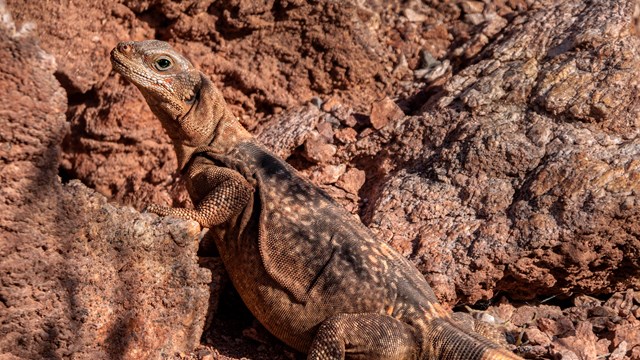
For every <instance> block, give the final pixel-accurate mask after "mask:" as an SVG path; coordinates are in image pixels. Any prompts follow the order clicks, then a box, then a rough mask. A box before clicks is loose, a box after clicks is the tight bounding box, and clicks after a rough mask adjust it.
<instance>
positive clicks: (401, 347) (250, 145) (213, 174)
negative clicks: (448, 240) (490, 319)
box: [111, 40, 521, 360]
mask: <svg viewBox="0 0 640 360" xmlns="http://www.w3.org/2000/svg"><path fill="white" fill-rule="evenodd" d="M111 63H112V66H113V69H114V70H115V71H116V72H117V73H119V74H120V75H121V76H122V77H124V78H125V79H127V80H128V81H129V82H131V83H133V84H134V85H135V86H136V87H137V88H138V89H139V90H140V92H141V93H142V95H143V97H144V98H145V100H146V102H147V104H148V105H149V107H150V109H151V111H152V112H153V113H154V114H155V115H156V117H157V118H158V119H159V120H160V122H161V124H162V125H163V127H164V129H165V130H166V132H167V133H168V135H169V137H170V139H171V141H172V143H173V147H174V149H175V152H176V156H177V160H178V171H179V172H180V174H181V176H183V177H185V179H186V181H185V182H186V187H187V191H188V192H189V195H190V197H191V199H192V200H193V203H194V208H174V207H166V206H160V205H155V204H151V205H149V206H148V207H147V211H149V212H152V213H155V214H158V215H160V216H174V217H179V218H184V219H190V220H195V221H197V222H198V223H200V225H201V226H202V227H205V228H209V232H210V233H212V234H213V237H214V240H215V244H216V247H217V250H218V253H219V255H220V257H221V259H222V262H223V264H224V267H225V269H226V271H227V272H228V274H229V277H230V279H231V282H232V284H233V286H234V287H235V288H236V290H237V291H238V293H239V294H240V297H241V298H242V300H243V302H244V303H245V305H246V306H247V308H248V309H249V310H250V311H251V312H252V313H253V315H254V316H255V317H256V319H257V320H258V321H259V322H260V323H261V324H262V325H263V326H264V327H265V328H266V329H267V330H268V331H269V332H271V333H272V334H273V335H275V336H276V337H277V338H279V339H280V340H282V341H283V342H284V343H286V344H288V345H289V346H291V347H292V348H294V349H296V350H298V351H300V352H303V353H307V358H308V359H312V360H335V359H374V360H382V359H389V360H392V359H393V360H397V359H452V360H453V359H472V360H480V359H485V360H498V359H521V358H520V357H518V356H517V355H515V354H514V353H512V352H510V351H508V350H506V349H504V348H502V347H501V346H499V345H497V344H496V343H494V342H493V341H491V340H489V339H487V338H485V337H483V336H481V335H480V334H478V333H476V332H475V331H473V330H472V329H470V328H469V327H468V326H463V325H462V323H461V322H458V321H456V320H455V319H454V317H453V316H451V313H450V312H449V311H447V310H446V309H445V308H444V307H443V306H442V305H441V304H440V303H439V302H438V300H437V298H436V296H435V293H434V292H433V290H432V289H431V287H430V286H429V284H428V283H427V281H426V279H425V278H424V276H423V275H422V274H421V273H420V272H419V271H418V270H417V269H416V268H415V267H414V266H413V265H412V264H411V262H410V261H409V260H408V259H406V258H404V257H403V256H402V255H400V254H399V253H398V252H396V251H395V250H394V249H393V248H392V247H391V246H390V245H388V244H387V243H385V242H383V241H381V240H379V239H377V238H376V237H375V235H374V234H373V233H372V232H371V231H370V230H369V229H368V228H367V227H366V226H365V225H364V224H362V223H361V222H360V221H358V219H356V218H355V217H354V216H353V215H351V214H350V213H348V212H347V211H346V210H345V209H344V208H342V207H341V206H340V205H339V204H338V203H337V202H336V201H335V200H333V199H332V198H331V197H330V196H329V195H327V194H326V192H324V191H323V190H321V189H319V188H318V187H316V186H314V185H313V184H311V183H310V182H309V181H308V180H306V179H304V178H302V177H301V175H299V174H298V172H297V170H295V169H294V168H293V167H292V166H290V165H288V164H287V163H286V162H285V161H284V160H282V159H280V158H278V157H277V156H275V155H274V154H272V153H271V152H270V151H269V150H267V149H266V148H265V147H264V146H263V145H261V144H260V143H259V142H258V141H257V140H256V139H255V138H254V137H253V136H252V135H251V134H250V133H249V132H248V131H247V130H246V129H244V127H243V126H242V125H241V124H240V122H239V120H238V119H237V118H236V117H235V116H234V115H233V113H232V112H231V110H230V109H229V107H228V106H227V105H226V102H225V100H224V98H223V96H222V93H221V92H220V90H219V89H218V88H217V87H216V86H214V85H213V83H212V81H211V80H210V79H209V78H208V77H207V76H206V75H204V74H203V73H202V72H200V71H199V70H197V69H196V68H195V67H194V66H193V64H192V63H191V62H190V61H189V60H188V59H187V58H186V57H184V56H182V55H181V54H179V53H178V52H176V51H175V50H174V49H173V48H172V47H171V46H170V45H169V44H168V43H166V42H163V41H158V40H146V41H140V42H121V43H119V44H117V46H116V47H115V48H114V49H113V50H112V51H111Z"/></svg>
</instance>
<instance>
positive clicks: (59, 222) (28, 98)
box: [0, 2, 211, 359]
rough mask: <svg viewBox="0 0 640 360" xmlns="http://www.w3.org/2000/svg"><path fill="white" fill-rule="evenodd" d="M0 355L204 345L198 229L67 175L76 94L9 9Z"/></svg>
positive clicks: (137, 354)
mask: <svg viewBox="0 0 640 360" xmlns="http://www.w3.org/2000/svg"><path fill="white" fill-rule="evenodd" d="M0 15H1V16H2V19H3V22H2V23H0V57H2V59H3V66H2V69H0V91H1V92H2V94H3V101H2V104H0V179H1V181H2V187H1V188H0V194H1V195H0V198H2V201H0V258H2V261H1V262H0V318H1V319H2V322H1V323H0V357H2V358H12V357H14V358H20V359H60V358H83V359H140V358H147V359H150V358H160V357H161V356H162V355H167V356H172V355H173V354H175V353H177V352H182V351H187V350H191V349H192V348H194V347H195V346H196V345H197V344H199V341H200V336H201V334H202V330H203V326H204V320H205V316H206V314H207V309H208V301H209V295H210V294H209V292H210V290H209V282H210V280H211V275H210V272H209V270H207V269H203V268H200V267H199V266H198V259H197V257H196V251H197V248H198V237H199V232H200V228H199V225H197V224H196V223H193V222H187V221H179V220H176V219H160V218H158V217H156V216H153V215H150V214H140V213H138V212H137V211H135V210H134V209H132V208H130V207H119V206H115V205H113V204H109V203H107V199H106V198H105V197H104V196H102V195H100V194H97V193H96V192H95V190H92V189H89V188H87V187H86V186H84V185H83V184H82V183H81V182H80V181H78V180H73V181H71V182H69V183H68V184H62V183H61V182H60V179H59V177H58V166H59V159H60V153H61V152H60V143H61V142H62V139H63V137H64V135H65V133H66V132H67V131H68V125H67V123H66V119H65V111H66V109H67V97H66V96H65V92H64V90H63V88H62V87H61V86H60V84H59V83H58V81H57V80H56V78H55V77H54V72H55V69H56V59H55V58H54V57H53V56H52V55H50V54H48V53H46V52H45V51H43V50H42V49H41V48H40V47H39V46H38V44H37V41H36V38H35V37H34V36H33V34H32V31H31V26H30V25H28V24H27V25H26V26H24V27H22V28H20V29H16V28H15V26H14V24H13V22H12V21H11V16H10V14H9V13H8V12H7V11H6V8H5V6H4V3H3V2H0Z"/></svg>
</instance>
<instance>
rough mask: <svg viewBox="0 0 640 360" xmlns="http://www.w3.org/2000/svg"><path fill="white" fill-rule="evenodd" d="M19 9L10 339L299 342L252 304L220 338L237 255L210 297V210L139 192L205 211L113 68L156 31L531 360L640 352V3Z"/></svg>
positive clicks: (7, 49) (230, 349)
mask: <svg viewBox="0 0 640 360" xmlns="http://www.w3.org/2000/svg"><path fill="white" fill-rule="evenodd" d="M0 10H1V11H2V15H3V19H7V18H6V17H5V15H6V14H11V15H13V18H14V19H15V20H16V23H18V25H20V26H22V30H16V29H15V26H14V25H13V23H12V22H11V21H9V20H5V21H4V22H3V23H2V25H1V26H3V29H2V43H3V46H2V47H0V52H2V58H3V59H7V60H6V61H5V64H4V65H5V66H4V67H3V68H2V69H0V76H1V77H0V90H2V91H3V92H2V93H3V94H4V96H5V97H6V99H7V100H6V101H4V102H3V103H2V104H1V105H0V106H1V107H0V122H1V123H0V140H1V141H2V147H1V148H0V160H1V161H2V163H1V166H2V169H1V171H0V178H1V179H2V184H3V187H2V189H1V190H0V191H1V192H2V198H3V201H2V202H0V206H1V208H0V229H2V234H3V235H2V238H1V239H0V251H1V253H0V255H2V259H3V260H2V262H0V270H1V272H0V274H1V276H2V277H1V279H0V280H1V283H0V285H1V287H0V300H1V301H0V318H2V319H3V322H2V323H1V324H0V339H1V340H0V350H1V351H0V354H2V353H3V352H4V353H7V354H8V353H12V354H14V355H15V356H17V357H20V358H25V357H26V358H41V357H45V358H56V357H65V356H70V354H75V356H79V357H83V356H85V357H87V358H101V357H102V358H113V357H114V356H122V357H125V358H126V357H129V358H136V357H147V358H158V357H160V356H162V354H164V355H167V356H170V355H171V356H173V354H174V353H176V352H181V351H182V352H184V354H182V355H180V357H192V358H207V357H208V358H211V357H213V358H217V357H218V356H220V358H225V356H230V357H231V358H241V357H249V358H252V359H263V358H264V359H274V358H278V357H280V358H286V357H291V356H293V355H292V354H290V353H287V350H285V349H283V348H282V345H278V344H274V340H273V339H272V338H270V337H269V336H268V335H265V332H264V330H263V329H261V328H260V326H259V325H252V324H251V320H249V321H248V322H246V321H244V322H243V321H240V322H238V323H236V322H234V321H233V318H235V317H236V316H235V315H236V314H241V315H240V317H243V316H244V317H246V310H243V309H242V308H241V307H239V306H238V305H237V303H238V301H239V300H238V299H237V298H234V297H233V296H232V295H231V297H230V298H227V299H226V300H225V299H222V300H221V304H222V305H221V307H222V308H223V310H222V311H221V314H218V315H216V316H214V318H213V319H211V318H209V320H211V326H210V329H209V330H207V331H205V332H204V336H203V337H202V340H201V338H200V335H199V334H200V332H202V331H203V326H204V318H205V316H208V315H212V314H214V313H216V309H217V297H218V295H219V291H218V287H219V284H220V282H221V281H222V282H224V275H223V272H222V271H221V270H220V266H219V263H216V262H215V260H213V259H204V258H202V257H201V258H200V262H201V263H202V264H209V265H205V266H206V267H209V268H210V269H212V274H213V277H214V280H213V281H212V282H211V283H210V286H211V290H210V288H209V287H207V283H209V276H210V274H211V272H210V271H209V270H206V269H202V268H199V267H198V265H197V263H198V259H197V257H196V255H195V249H197V238H198V229H197V228H196V227H194V225H193V224H191V223H184V222H179V221H175V220H169V219H162V220H161V219H157V218H155V217H152V216H148V215H141V214H139V213H138V212H136V211H134V210H132V209H130V208H123V207H121V206H122V205H130V206H133V207H134V208H136V209H138V210H141V209H143V208H144V207H145V206H146V205H147V204H148V203H150V202H154V203H161V204H169V203H173V204H174V205H184V204H186V205H188V204H189V200H188V197H187V196H186V192H185V190H184V187H183V186H182V184H181V182H180V181H179V180H177V178H176V176H175V174H174V170H175V167H176V161H175V156H174V154H173V153H172V151H173V150H172V148H171V146H170V143H169V141H168V138H167V137H166V135H165V134H164V133H163V131H162V129H161V127H160V124H159V122H158V121H156V120H155V119H154V118H153V116H152V114H151V112H150V111H149V110H148V109H147V106H146V104H145V103H144V100H143V99H142V98H141V96H140V94H139V93H138V91H137V89H135V88H134V87H133V86H131V85H129V84H126V83H125V82H124V81H122V80H121V79H120V78H119V77H117V76H115V75H113V74H112V73H111V69H110V65H109V61H108V52H109V50H110V49H111V48H113V46H115V44H116V43H117V42H118V41H121V40H142V39H145V38H158V39H162V40H167V41H170V42H172V43H173V44H174V45H175V46H176V48H178V49H179V50H180V51H182V52H184V53H185V54H187V55H188V56H189V57H190V58H191V59H192V60H193V62H194V63H195V64H197V65H198V66H199V67H200V68H201V69H202V70H203V71H204V72H205V73H208V74H209V75H210V76H211V77H212V79H213V80H214V81H215V82H216V84H217V85H218V86H219V87H220V88H221V89H222V90H223V93H224V95H225V98H226V99H227V100H228V102H229V103H230V105H231V106H232V109H233V110H234V112H235V113H236V114H237V115H238V116H239V117H240V119H241V121H242V122H243V124H244V125H245V126H247V128H248V129H250V130H251V131H252V132H254V133H255V134H256V136H258V137H259V138H260V139H261V140H262V141H263V142H264V143H265V144H266V145H267V146H269V147H270V148H271V149H273V150H274V151H275V152H276V153H277V154H279V155H280V156H282V157H283V158H285V159H287V161H288V162H289V163H291V164H292V165H293V166H294V167H296V168H297V169H299V170H300V171H301V172H302V173H303V174H304V175H306V176H308V177H309V178H310V179H311V181H313V182H314V183H316V184H318V185H319V186H321V187H323V188H324V189H325V190H326V191H327V192H328V193H329V194H331V195H332V196H333V197H335V198H336V199H337V200H338V201H339V202H341V203H342V204H343V205H345V207H347V209H349V210H350V211H352V212H353V213H354V216H360V218H361V219H363V221H364V222H365V224H367V225H368V226H369V227H370V228H371V229H372V230H373V231H374V232H376V233H377V234H378V236H379V237H380V238H381V239H384V240H385V241H388V242H389V243H390V244H392V245H393V246H394V247H395V248H396V249H398V250H400V251H401V252H402V253H403V254H404V255H405V256H407V257H408V258H409V259H411V261H413V262H414V263H415V264H416V266H418V268H419V269H420V270H421V271H422V273H423V274H424V275H425V277H426V278H427V279H428V281H429V282H430V283H431V284H432V286H433V288H434V290H435V292H436V294H437V295H438V296H439V297H440V299H441V300H442V301H443V302H444V303H445V304H448V305H450V306H456V305H461V304H476V305H478V306H479V307H481V308H482V309H483V310H485V311H484V312H483V313H482V316H484V317H487V319H489V320H490V321H493V322H496V323H498V324H500V323H504V324H503V325H504V327H506V328H507V330H508V331H509V332H510V334H511V335H513V336H514V337H515V338H516V339H519V340H518V342H517V343H518V344H519V347H518V348H517V349H518V351H520V352H521V353H522V355H524V356H526V357H528V358H556V359H557V358H563V359H564V358H566V359H595V358H597V357H605V356H608V358H609V359H640V344H639V343H638V340H637V339H639V338H640V330H638V329H640V320H639V319H640V296H638V291H640V280H639V279H640V225H639V224H640V194H639V193H640V137H639V135H640V130H639V129H640V28H639V24H640V20H639V19H640V3H638V2H637V1H635V0H626V1H625V0H617V1H615V0H606V1H586V0H585V1H580V0H571V1H561V0H555V1H554V0H541V1H534V0H509V1H491V0H485V1H461V0H457V1H456V0H453V1H413V0H410V1H399V0H398V1H379V0H366V1H343V2H340V4H338V3H336V2H333V1H313V2H311V1H309V2H305V1H297V0H296V1H292V0H270V1H259V2H256V1H249V0H236V1H216V0H208V1H182V2H171V1H164V0H157V1H156V0H151V1H123V2H121V3H116V2H98V1H92V0H81V1H74V2H69V3H65V2H44V1H29V2H24V1H17V0H7V4H6V5H5V4H4V2H2V0H0ZM9 19H10V18H9ZM63 88H64V90H65V91H66V96H65V92H64V91H63ZM3 99H4V98H3ZM58 175H59V176H60V177H61V179H62V182H63V183H64V184H63V183H61V182H60V181H59V180H58V178H57V176H58ZM76 180H80V181H81V182H82V184H85V185H87V186H88V187H89V188H92V189H94V190H95V191H96V192H97V193H99V194H97V193H96V192H93V191H92V190H89V189H87V188H85V187H84V186H83V185H82V184H80V183H79V182H78V181H76ZM100 194H101V195H100ZM103 196H104V197H106V199H105V198H104V197H103ZM107 199H108V201H110V202H109V203H107ZM200 251H201V252H200V255H207V256H209V255H211V254H209V253H208V252H207V251H208V250H207V251H203V248H202V246H201V249H200ZM211 264H214V265H211ZM96 274H98V276H97V277H96ZM209 296H211V300H210V303H207V298H208V297H209ZM523 301H526V304H524V303H522V302H523ZM225 304H226V305H225ZM230 304H231V305H230ZM478 306H477V307H478ZM229 314H232V315H229ZM242 314H245V315H242ZM225 316H227V317H225ZM4 319H9V320H8V321H6V322H5V321H4ZM249 319H250V316H249ZM150 324H153V325H150ZM78 334H79V335H78ZM88 339H92V340H88ZM96 339H97V340H96ZM512 340H513V339H512ZM512 342H515V341H512ZM197 344H200V347H199V348H198V350H196V351H195V352H193V353H189V351H190V350H192V349H193V347H194V346H196V345H197ZM258 344H267V345H266V346H265V345H258ZM211 345H213V347H211ZM12 349H17V350H15V351H14V350H12ZM283 353H284V355H282V354H283Z"/></svg>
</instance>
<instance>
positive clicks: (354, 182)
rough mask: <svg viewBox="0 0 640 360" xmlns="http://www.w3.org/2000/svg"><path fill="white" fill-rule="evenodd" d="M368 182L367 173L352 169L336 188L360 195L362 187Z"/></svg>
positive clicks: (345, 174)
mask: <svg viewBox="0 0 640 360" xmlns="http://www.w3.org/2000/svg"><path fill="white" fill-rule="evenodd" d="M365 180H366V173H365V172H364V171H363V170H360V169H356V168H350V169H349V170H347V172H346V173H344V175H342V176H341V177H340V179H339V180H338V182H337V183H336V186H338V187H340V188H342V189H344V190H345V191H346V192H348V193H351V194H356V195H357V194H358V191H360V188H361V187H362V185H364V182H365Z"/></svg>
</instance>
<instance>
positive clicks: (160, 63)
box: [153, 56, 173, 71]
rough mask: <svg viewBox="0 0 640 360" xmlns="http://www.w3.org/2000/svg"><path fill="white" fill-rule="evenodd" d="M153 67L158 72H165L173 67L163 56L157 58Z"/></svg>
mask: <svg viewBox="0 0 640 360" xmlns="http://www.w3.org/2000/svg"><path fill="white" fill-rule="evenodd" d="M153 66H155V67H156V69H158V70H159V71H166V70H169V69H170V68H171V67H172V66H173V63H172V62H171V60H170V59H169V58H168V57H165V56H163V57H160V58H157V59H156V61H154V62H153Z"/></svg>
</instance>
